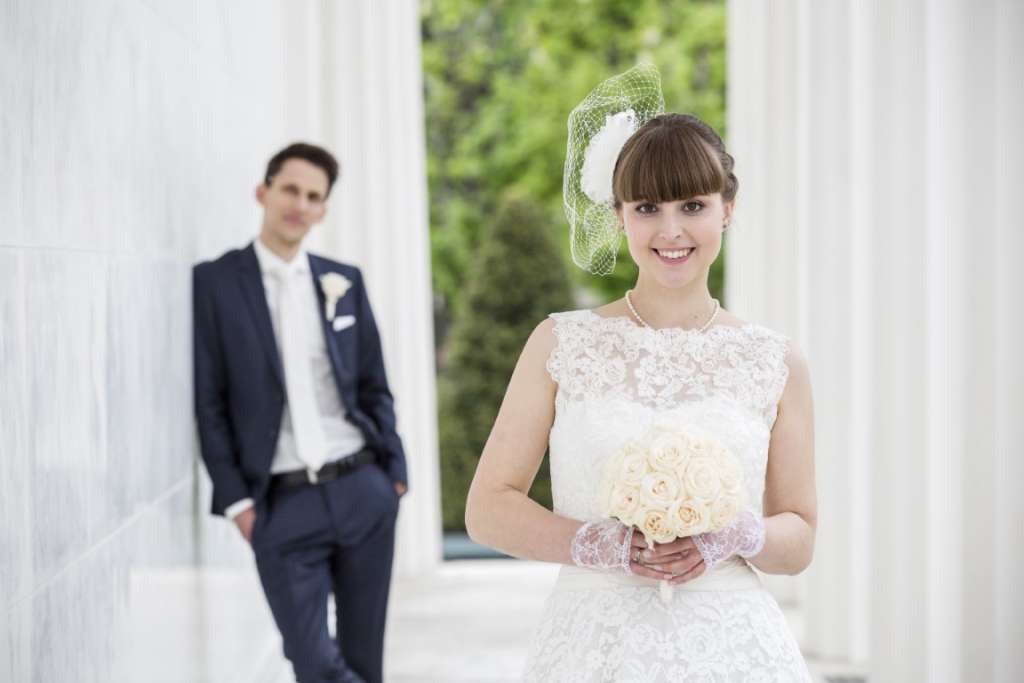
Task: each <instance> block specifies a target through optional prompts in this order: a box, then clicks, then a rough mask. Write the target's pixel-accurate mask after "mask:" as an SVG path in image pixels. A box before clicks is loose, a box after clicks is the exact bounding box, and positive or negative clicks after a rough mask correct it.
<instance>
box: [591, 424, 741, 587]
mask: <svg viewBox="0 0 1024 683" xmlns="http://www.w3.org/2000/svg"><path fill="white" fill-rule="evenodd" d="M603 502H604V510H603V511H602V512H603V514H606V515H607V516H609V517H614V518H616V519H618V520H619V521H621V522H622V523H623V524H626V525H628V526H635V527H636V528H637V529H639V530H640V532H641V533H642V534H643V535H644V539H645V540H646V541H647V545H648V547H652V546H653V545H654V544H655V543H669V542H671V541H674V540H676V539H677V538H684V537H686V536H694V535H697V534H702V533H707V532H714V531H718V530H720V529H724V528H726V527H727V526H729V525H730V524H731V523H732V522H733V520H734V519H735V518H736V516H737V515H738V514H739V513H740V511H741V510H742V509H743V507H744V506H745V505H746V503H747V493H746V487H745V486H744V485H743V470H742V468H741V467H740V464H739V462H738V461H737V460H736V457H735V456H734V455H733V454H732V452H730V451H729V450H728V449H727V448H726V447H725V446H724V445H723V444H722V443H721V442H720V441H719V440H718V439H716V438H715V437H714V436H712V435H711V434H709V433H707V432H706V431H704V430H702V429H700V428H698V427H696V426H694V425H688V424H679V423H675V422H669V421H660V422H658V423H656V424H655V425H654V427H652V428H651V430H650V431H648V432H647V433H646V434H645V435H644V436H643V437H642V438H641V439H639V440H631V441H629V442H627V443H626V444H625V445H624V446H623V447H622V449H621V450H619V451H618V452H617V453H616V454H615V455H614V456H613V457H612V458H611V460H610V461H609V462H608V465H607V469H606V471H605V481H604V496H603ZM661 595H662V598H664V599H666V600H667V599H668V598H669V597H670V596H671V586H670V585H669V584H668V582H665V581H663V582H662V585H661Z"/></svg>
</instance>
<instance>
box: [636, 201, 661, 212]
mask: <svg viewBox="0 0 1024 683" xmlns="http://www.w3.org/2000/svg"><path fill="white" fill-rule="evenodd" d="M657 210H658V205H657V204H651V203H650V202H644V203H643V204H637V205H636V212H637V213H643V214H650V213H654V212H656V211H657Z"/></svg>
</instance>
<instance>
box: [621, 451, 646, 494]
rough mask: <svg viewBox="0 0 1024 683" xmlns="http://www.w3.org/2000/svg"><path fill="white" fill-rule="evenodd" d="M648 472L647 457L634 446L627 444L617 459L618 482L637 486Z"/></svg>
mask: <svg viewBox="0 0 1024 683" xmlns="http://www.w3.org/2000/svg"><path fill="white" fill-rule="evenodd" d="M649 472H650V467H649V466H648V464H647V456H646V455H645V454H644V452H643V451H642V450H640V449H639V448H638V447H637V446H636V445H635V444H627V445H626V446H625V447H624V448H623V450H622V453H621V456H620V459H619V477H618V480H619V481H620V482H622V483H623V484H629V485H631V486H639V485H640V482H641V481H643V478H644V477H645V476H646V475H647V474H648V473H649Z"/></svg>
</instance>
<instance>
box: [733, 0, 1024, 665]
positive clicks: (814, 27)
mask: <svg viewBox="0 0 1024 683" xmlns="http://www.w3.org/2000/svg"><path fill="white" fill-rule="evenodd" d="M1022 28H1024V12H1022V10H1021V7H1020V5H1019V4H1018V3H1013V2H1008V1H1004V2H999V1H995V0H990V1H989V2H972V3H968V2H964V1H960V0H941V1H939V0H936V1H928V0H912V1H910V2H903V3H886V2H881V1H869V2H858V3H846V2H838V1H836V2H809V1H796V0H793V1H787V2H779V3H771V4H767V3H758V2H747V1H744V0H733V1H732V2H730V47H729V56H730V85H729V88H730V93H729V102H730V112H729V126H730V130H729V143H730V145H731V146H732V151H733V154H734V155H735V156H736V158H737V172H738V174H739V177H740V186H741V191H740V197H739V204H740V206H739V209H738V215H737V224H738V226H739V228H740V229H739V230H738V231H737V232H736V233H734V234H733V235H731V236H730V244H729V261H728V266H729V268H728V275H727V278H728V280H727V291H728V301H729V304H730V305H731V306H732V307H733V308H734V309H735V310H736V311H737V312H738V313H739V314H740V315H744V316H748V317H751V318H755V319H758V320H762V321H764V322H766V323H768V324H769V325H773V326H776V327H779V328H780V329H782V330H784V331H786V332H788V333H789V334H791V335H792V336H793V337H794V338H795V339H797V340H798V341H799V342H800V343H801V344H802V345H803V346H804V347H805V350H806V352H807V354H808V357H809V359H810V364H811V369H812V377H813V380H814V384H815V392H816V407H817V412H818V420H817V426H818V437H817V449H818V454H817V463H818V487H819V505H820V520H819V535H818V548H817V553H816V557H815V562H814V565H813V566H812V568H811V569H810V570H809V571H808V572H807V575H806V583H805V590H806V593H805V599H804V603H803V608H804V614H805V619H806V638H805V643H804V644H805V649H806V650H807V651H808V652H809V653H812V654H815V655H817V656H819V657H822V658H832V659H840V660H847V661H850V662H855V663H862V664H864V665H865V666H866V667H867V668H868V669H869V670H870V672H871V674H872V675H873V676H874V677H877V679H879V680H929V681H974V680H993V681H1009V680H1011V679H1012V676H1013V675H1014V674H1015V673H1019V671H1020V670H1021V669H1022V667H1024V655H1022V654H1021V651H1020V650H1019V648H1013V646H1012V645H1011V643H1015V642H1016V643H1019V642H1021V641H1022V639H1024V632H1022V627H1021V625H1020V624H1021V620H1020V619H1019V618H1017V619H1014V618H1013V617H1012V616H1011V615H1013V614H1020V613H1021V610H1022V609H1024V589H1022V588H1021V587H1020V586H1019V585H1018V584H1019V578H1020V575H1019V572H1016V573H1015V567H1018V566H1020V562H1021V552H1022V551H1021V549H1020V548H1021V544H1020V543H1019V542H1018V541H1015V540H1014V539H1015V534H1014V531H1013V530H1014V529H1017V532H1016V537H1019V528H1020V525H1021V524H1022V523H1024V506H1022V503H1021V497H1020V496H1019V495H1015V494H1014V492H1013V490H1012V487H1013V484H1011V483H1010V482H1014V481H1021V480H1022V479H1024V477H1022V469H1024V468H1022V464H1021V460H1020V458H1019V457H1014V455H1013V454H1014V453H1015V452H1016V451H1019V446H1016V444H1018V443H1019V442H1020V439H1021V437H1022V436H1024V427H1022V424H1021V422H1020V420H1019V417H1014V416H1019V415H1020V414H1021V411H1022V409H1024V389H1022V387H1024V382H1022V381H1021V376H1022V372H1024V364H1022V362H1021V360H1020V358H1019V354H1016V353H1014V352H1013V351H1012V350H1011V349H1012V348H1013V343H1014V340H1015V339H1019V338H1020V335H1021V331H1022V330H1021V326H1022V320H1021V313H1020V311H1021V307H1020V305H1019V300H1018V297H1019V295H1017V294H1015V293H1016V292H1020V291H1024V290H1022V288H1021V284H1022V283H1021V275H1020V269H1019V268H1014V267H1013V264H1012V263H1011V259H1012V258H1013V257H1014V256H1015V254H1016V253H1018V252H1019V247H1020V246H1021V241H1022V240H1021V234H1020V232H1021V231H1020V227H1019V226H1020V219H1019V217H1017V216H1016V212H1015V211H1014V209H1015V208H1016V206H1015V202H1014V201H1013V200H1014V197H1013V188H1015V187H1017V186H1019V183H1020V180H1021V170H1020V164H1019V159H1020V158H1021V156H1022V154H1024V135H1022V133H1021V131H1020V128H1019V125H1018V124H1017V123H1016V122H1018V121H1019V120H1021V107H1022V95H1021V83H1022V82H1024V79H1022V77H1021V76H1022V63H1024V49H1022V48H1021V47H1020V46H1019V41H1016V42H1015V41H1013V40H1012V39H1011V38H1012V36H1015V35H1018V34H1019V32H1020V30H1021V29H1022ZM748 189H753V190H754V191H753V192H747V190H748Z"/></svg>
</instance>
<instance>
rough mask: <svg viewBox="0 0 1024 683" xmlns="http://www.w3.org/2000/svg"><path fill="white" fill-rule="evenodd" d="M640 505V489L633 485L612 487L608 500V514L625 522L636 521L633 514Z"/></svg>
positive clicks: (631, 522)
mask: <svg viewBox="0 0 1024 683" xmlns="http://www.w3.org/2000/svg"><path fill="white" fill-rule="evenodd" d="M639 507H640V491H639V490H637V489H636V488H634V487H632V486H615V487H612V491H611V494H610V495H609V500H608V515H609V516H610V517H615V518H616V519H618V520H620V521H622V522H623V523H625V524H630V525H632V524H633V523H634V521H635V520H634V519H633V515H634V514H635V513H636V511H637V510H638V509H639Z"/></svg>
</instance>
